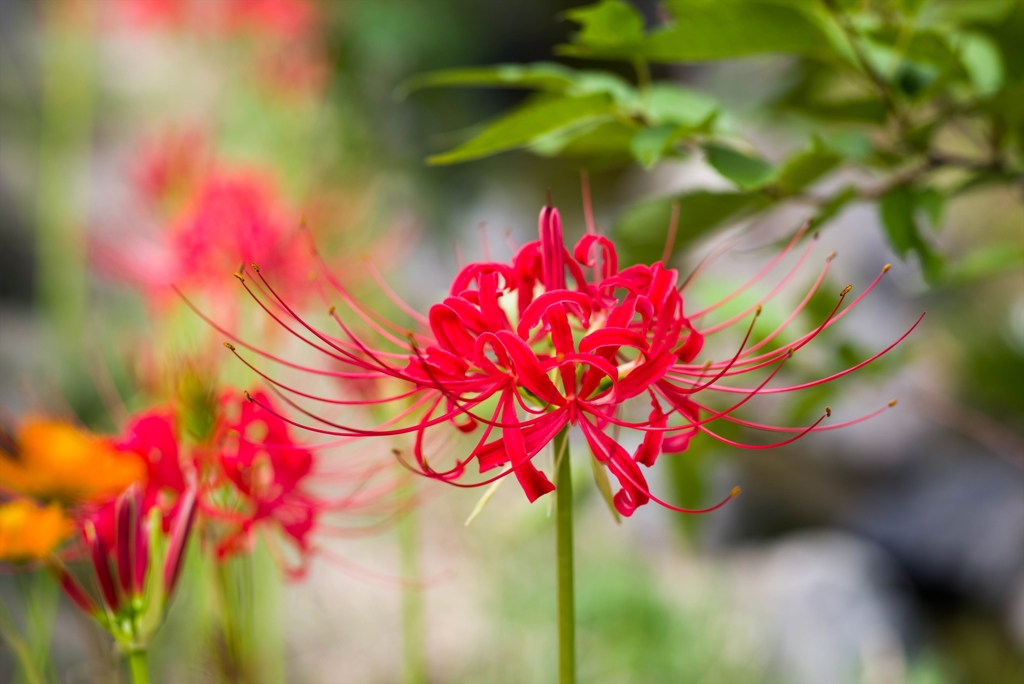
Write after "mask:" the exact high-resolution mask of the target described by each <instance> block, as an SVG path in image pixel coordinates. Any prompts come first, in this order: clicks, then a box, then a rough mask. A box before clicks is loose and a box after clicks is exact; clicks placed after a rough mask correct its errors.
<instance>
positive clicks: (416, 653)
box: [395, 506, 427, 684]
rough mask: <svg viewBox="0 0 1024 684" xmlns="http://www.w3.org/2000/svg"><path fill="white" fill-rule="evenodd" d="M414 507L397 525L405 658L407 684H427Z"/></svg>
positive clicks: (421, 594)
mask: <svg viewBox="0 0 1024 684" xmlns="http://www.w3.org/2000/svg"><path fill="white" fill-rule="evenodd" d="M417 522H418V521H417V519H416V508H415V506H413V507H411V508H410V509H409V512H408V513H406V514H405V516H403V518H402V519H401V520H400V521H399V522H398V525H397V526H396V527H397V529H396V530H395V533H396V534H397V535H398V562H399V567H400V569H401V576H402V579H403V580H404V581H405V582H406V584H405V586H403V588H402V648H403V651H404V653H403V657H404V660H405V672H404V675H403V681H404V682H405V684H425V682H426V681H427V668H426V658H425V656H424V653H423V590H422V589H421V588H420V586H419V580H420V559H419V529H418V525H417Z"/></svg>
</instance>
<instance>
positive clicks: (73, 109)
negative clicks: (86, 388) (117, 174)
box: [36, 1, 95, 369]
mask: <svg viewBox="0 0 1024 684" xmlns="http://www.w3.org/2000/svg"><path fill="white" fill-rule="evenodd" d="M67 4H68V3H63V2H52V1H51V2H44V3H43V10H44V12H43V16H44V22H45V35H44V40H43V41H42V46H43V47H42V49H43V53H42V55H41V60H40V61H41V63H42V68H43V88H42V99H41V103H40V117H39V125H40V128H39V169H38V176H37V178H38V181H37V183H38V184H37V196H36V230H37V234H36V254H37V278H38V294H39V300H40V302H39V303H40V305H41V308H42V310H43V312H44V314H45V316H46V319H47V322H48V323H49V325H50V328H51V333H53V334H55V335H56V339H57V340H58V341H59V342H60V345H61V346H60V349H61V354H62V358H63V359H65V364H64V366H65V369H70V368H74V367H75V366H76V364H77V362H78V361H79V360H80V359H79V356H78V354H77V352H78V348H79V347H78V345H80V338H81V334H82V330H83V329H84V327H85V308H86V304H85V289H86V287H85V286H86V265H85V244H84V239H83V236H82V234H81V230H80V226H81V222H82V216H83V215H84V212H83V211H82V208H81V207H80V206H79V204H80V203H79V202H77V201H76V200H75V198H76V197H78V196H80V194H81V188H80V187H78V186H80V184H81V183H82V181H83V176H82V175H81V173H80V168H81V167H82V165H83V164H84V163H86V162H87V158H88V151H89V147H90V138H91V136H92V127H93V109H94V99H95V93H94V88H93V85H94V78H93V60H94V53H95V46H94V42H93V38H92V30H93V26H92V23H93V16H92V15H93V5H92V3H77V4H76V6H75V7H74V8H69V7H67V6H66V5H67ZM72 9H74V10H77V11H71V10H72Z"/></svg>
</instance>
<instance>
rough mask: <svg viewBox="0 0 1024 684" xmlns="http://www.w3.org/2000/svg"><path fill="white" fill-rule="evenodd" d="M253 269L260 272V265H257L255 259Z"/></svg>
mask: <svg viewBox="0 0 1024 684" xmlns="http://www.w3.org/2000/svg"><path fill="white" fill-rule="evenodd" d="M252 270H254V271H256V272H257V273H259V272H260V267H259V266H257V265H256V262H255V261H254V262H252Z"/></svg>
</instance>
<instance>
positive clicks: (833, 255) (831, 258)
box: [825, 252, 836, 261]
mask: <svg viewBox="0 0 1024 684" xmlns="http://www.w3.org/2000/svg"><path fill="white" fill-rule="evenodd" d="M835 258H836V253H835V252H829V253H828V256H827V257H825V261H832V260H833V259H835Z"/></svg>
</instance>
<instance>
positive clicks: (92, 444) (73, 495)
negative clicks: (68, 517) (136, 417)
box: [0, 418, 146, 502]
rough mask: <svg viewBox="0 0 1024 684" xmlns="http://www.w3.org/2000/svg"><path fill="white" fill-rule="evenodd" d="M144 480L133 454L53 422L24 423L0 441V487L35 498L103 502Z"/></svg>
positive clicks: (140, 462)
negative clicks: (14, 433) (16, 430)
mask: <svg viewBox="0 0 1024 684" xmlns="http://www.w3.org/2000/svg"><path fill="white" fill-rule="evenodd" d="M145 477H146V465H145V463H144V462H143V460H142V459H141V458H140V457H139V456H138V455H136V454H134V453H131V452H122V451H118V450H117V449H115V448H114V447H113V446H111V445H110V444H109V443H108V442H107V441H106V440H103V439H100V438H99V437H96V436H94V435H91V434H89V433H88V432H85V431H83V430H79V429H78V428H75V427H74V426H72V425H69V424H68V423H64V422H60V421H56V420H47V419H42V418H29V419H27V420H26V421H25V422H24V423H23V424H22V427H21V430H20V432H19V433H18V438H17V439H16V440H14V439H5V440H3V442H0V487H3V488H5V489H9V490H13V491H16V492H18V493H20V494H25V495H28V496H31V497H34V498H37V499H47V500H48V499H58V500H61V501H66V502H76V501H95V500H102V499H104V498H107V497H110V496H114V495H116V494H117V493H118V492H120V491H122V490H124V489H125V488H126V487H127V486H128V485H130V484H131V483H132V482H136V481H138V480H142V479H144V478H145Z"/></svg>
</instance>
